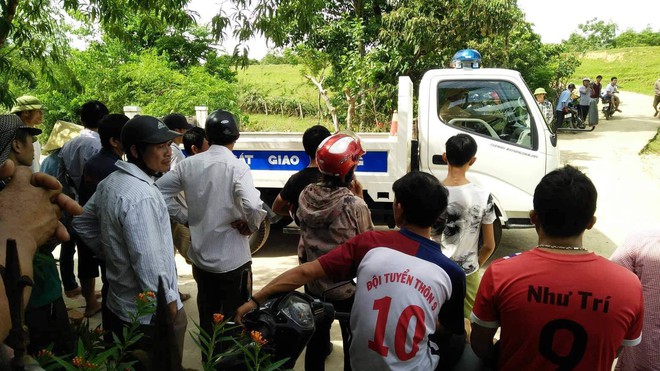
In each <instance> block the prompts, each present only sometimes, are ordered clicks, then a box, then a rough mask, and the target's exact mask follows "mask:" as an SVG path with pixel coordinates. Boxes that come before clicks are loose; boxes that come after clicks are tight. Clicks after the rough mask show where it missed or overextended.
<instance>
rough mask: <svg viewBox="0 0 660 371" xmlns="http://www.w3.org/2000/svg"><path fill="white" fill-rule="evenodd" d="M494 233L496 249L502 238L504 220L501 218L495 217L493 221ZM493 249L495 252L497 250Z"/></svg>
mask: <svg viewBox="0 0 660 371" xmlns="http://www.w3.org/2000/svg"><path fill="white" fill-rule="evenodd" d="M493 234H494V235H495V250H497V248H498V246H500V241H501V240H502V222H501V221H500V218H495V221H494V222H493ZM495 250H493V252H494V251H495Z"/></svg>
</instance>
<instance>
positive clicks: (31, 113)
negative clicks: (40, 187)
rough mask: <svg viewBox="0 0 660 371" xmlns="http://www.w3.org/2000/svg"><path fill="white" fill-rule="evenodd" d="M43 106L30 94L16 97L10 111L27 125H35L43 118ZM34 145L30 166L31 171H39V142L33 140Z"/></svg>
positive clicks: (39, 123)
mask: <svg viewBox="0 0 660 371" xmlns="http://www.w3.org/2000/svg"><path fill="white" fill-rule="evenodd" d="M43 109H44V106H43V105H42V104H41V102H40V101H39V99H37V98H36V97H33V96H31V95H24V96H22V97H18V99H16V104H15V105H14V107H12V109H11V113H13V114H16V116H18V117H19V118H20V119H21V121H23V123H24V124H25V125H27V126H31V127H35V126H37V125H41V123H42V122H43V120H44V112H43ZM32 146H33V147H34V154H35V155H34V160H33V161H32V165H31V166H30V167H31V169H32V172H33V173H36V172H37V171H39V163H40V162H41V143H39V141H38V140H37V141H35V142H34V143H32Z"/></svg>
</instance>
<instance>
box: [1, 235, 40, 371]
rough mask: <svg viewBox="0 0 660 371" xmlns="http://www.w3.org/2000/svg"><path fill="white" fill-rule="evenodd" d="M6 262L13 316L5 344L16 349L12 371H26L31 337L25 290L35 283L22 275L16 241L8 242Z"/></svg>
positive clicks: (10, 307)
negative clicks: (24, 301) (25, 311)
mask: <svg viewBox="0 0 660 371" xmlns="http://www.w3.org/2000/svg"><path fill="white" fill-rule="evenodd" d="M5 260H6V262H5V264H6V267H5V277H4V283H5V293H6V294H7V300H8V301H9V312H10V316H11V330H10V331H9V335H8V336H7V339H5V344H7V346H9V347H11V348H13V349H14V358H13V359H12V361H11V367H12V370H24V369H25V363H24V355H25V354H26V349H27V344H28V341H29V336H28V330H27V327H26V326H25V321H24V320H25V313H24V312H23V307H24V305H23V290H24V289H25V286H32V285H33V283H32V280H31V279H30V277H28V276H23V275H21V265H20V262H19V260H18V250H17V248H16V241H15V240H11V239H9V240H7V249H6V255H5Z"/></svg>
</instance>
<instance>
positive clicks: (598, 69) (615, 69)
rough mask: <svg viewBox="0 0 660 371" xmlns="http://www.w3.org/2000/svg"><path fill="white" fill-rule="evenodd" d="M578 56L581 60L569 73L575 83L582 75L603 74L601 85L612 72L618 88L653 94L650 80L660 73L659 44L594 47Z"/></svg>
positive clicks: (593, 75)
mask: <svg viewBox="0 0 660 371" xmlns="http://www.w3.org/2000/svg"><path fill="white" fill-rule="evenodd" d="M578 58H579V59H580V61H581V62H582V64H581V65H580V67H578V68H577V70H576V71H575V75H574V76H573V81H574V82H575V84H576V85H578V86H579V85H580V82H581V80H582V78H583V77H585V76H586V77H589V78H591V79H595V78H596V76H598V75H603V82H602V84H603V87H605V85H606V84H607V83H608V82H609V81H610V78H611V77H613V76H616V77H618V79H619V90H621V91H623V92H625V91H632V92H635V93H640V94H647V95H653V83H654V82H655V80H656V79H657V78H658V77H660V46H647V47H636V48H622V49H608V50H596V51H590V52H586V53H584V54H583V55H581V56H578Z"/></svg>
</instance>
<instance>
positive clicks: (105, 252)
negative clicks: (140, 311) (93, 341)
mask: <svg viewBox="0 0 660 371" xmlns="http://www.w3.org/2000/svg"><path fill="white" fill-rule="evenodd" d="M115 165H116V166H117V168H118V170H117V171H115V172H114V173H112V174H110V175H109V176H108V177H107V178H106V179H105V180H103V181H102V182H101V183H99V185H98V188H97V189H96V193H94V195H93V196H92V198H90V200H89V201H88V202H87V204H85V212H84V213H83V215H81V216H78V217H76V218H74V220H73V227H74V229H75V230H76V232H78V235H79V236H80V237H81V238H82V239H83V240H84V241H85V243H87V244H88V246H89V247H90V248H91V249H92V250H93V251H94V252H95V253H96V254H97V255H99V256H101V257H103V258H104V260H105V262H106V277H107V279H108V283H109V292H108V303H107V305H108V308H109V309H110V310H111V311H112V312H113V313H114V314H115V315H117V316H118V317H119V318H121V319H122V320H123V321H126V322H130V320H131V318H130V315H131V314H133V313H135V312H136V311H137V304H136V297H137V296H138V294H139V293H140V292H143V291H153V292H156V291H157V290H158V277H163V279H164V286H165V297H166V299H167V302H168V303H171V302H173V301H175V300H176V302H177V308H178V309H181V308H182V307H183V305H182V304H181V300H180V298H179V289H178V285H177V274H176V266H175V263H174V254H172V251H173V249H174V247H173V245H172V232H171V230H170V218H169V215H168V213H167V205H166V204H165V200H163V196H162V195H161V194H160V192H159V191H158V188H157V187H156V185H155V183H154V181H153V180H152V179H151V178H150V177H149V176H148V175H147V174H146V173H144V172H143V171H142V170H140V168H138V167H137V166H136V165H134V164H131V163H128V162H123V161H117V163H116V164H115ZM101 226H103V228H101ZM139 321H140V323H141V324H146V325H148V324H150V322H151V316H145V317H142V318H140V319H139Z"/></svg>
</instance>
